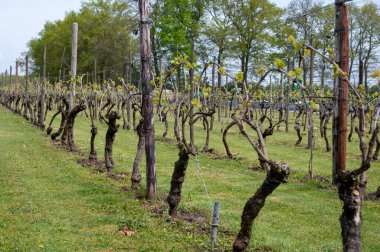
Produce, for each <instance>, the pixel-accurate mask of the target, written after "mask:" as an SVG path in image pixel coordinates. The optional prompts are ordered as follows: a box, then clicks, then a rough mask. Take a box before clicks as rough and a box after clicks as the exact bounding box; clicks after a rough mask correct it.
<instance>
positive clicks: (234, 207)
mask: <svg viewBox="0 0 380 252" xmlns="http://www.w3.org/2000/svg"><path fill="white" fill-rule="evenodd" d="M51 114H52V113H49V115H48V117H49V116H51ZM48 119H49V118H48ZM291 119H293V115H291ZM59 120H60V118H58V120H56V121H55V123H54V124H53V127H54V128H55V129H56V128H57V127H58V125H59ZM223 121H224V123H223V125H224V126H225V125H226V123H227V119H223ZM317 122H318V120H316V123H317ZM220 127H221V123H219V122H216V123H215V129H214V131H213V133H212V136H211V139H210V148H215V149H216V151H217V152H218V153H219V154H222V155H224V147H223V144H222V140H221V133H220ZM290 127H291V132H290V133H285V132H279V133H277V132H275V135H274V136H271V137H269V138H268V139H267V142H266V143H267V147H268V152H269V156H270V158H271V159H273V160H275V161H279V160H284V161H286V162H287V163H288V164H289V165H290V167H291V171H292V173H291V180H290V182H289V183H288V184H285V185H281V186H280V187H279V188H278V189H277V190H276V191H275V192H274V194H273V195H271V196H270V197H269V198H268V200H267V203H266V205H265V207H264V208H263V209H262V211H261V213H260V215H259V216H258V218H257V219H256V222H255V224H254V228H253V235H252V239H251V244H250V250H252V251H254V250H255V248H262V249H264V248H267V249H272V250H274V251H341V250H342V246H341V240H340V225H339V216H340V214H341V207H342V204H341V202H340V201H339V199H338V195H337V191H336V189H334V188H333V187H329V183H321V182H316V181H311V182H307V183H301V182H299V178H302V177H304V176H305V175H306V174H307V171H308V162H309V158H310V154H309V151H308V150H306V148H305V147H306V146H305V143H306V135H304V140H303V143H302V146H300V147H295V146H294V143H295V141H296V135H295V133H294V130H292V127H293V125H292V124H291V125H290ZM98 128H99V134H98V136H97V138H96V147H97V150H98V156H99V158H103V155H104V154H103V153H104V152H103V148H104V141H105V139H104V138H105V131H106V127H105V125H100V124H98ZM162 129H163V128H162V125H161V123H159V122H156V134H157V138H158V139H160V134H161V133H162ZM231 133H232V134H231V135H229V136H228V140H229V144H230V148H231V151H232V152H233V154H237V156H238V157H241V159H238V160H234V161H232V160H227V159H223V158H222V159H220V158H215V157H213V156H210V155H204V154H200V155H199V160H200V164H201V166H202V167H203V170H204V176H205V181H206V185H207V189H208V192H209V193H210V197H211V202H209V200H208V198H207V196H206V194H205V192H204V188H203V184H202V178H201V176H200V174H199V172H198V169H197V163H196V161H195V159H194V158H191V160H190V162H189V167H188V170H187V174H186V179H185V182H184V185H183V197H182V200H181V203H180V208H181V209H182V210H186V211H197V212H202V213H204V214H205V215H206V216H207V223H206V224H207V225H208V224H209V222H210V221H211V220H210V216H211V207H210V203H212V202H214V201H220V202H221V215H220V224H221V227H220V230H221V232H220V233H219V235H218V243H217V248H220V249H227V250H229V249H230V248H231V244H232V242H233V240H234V237H235V235H236V233H237V232H238V230H239V226H240V215H241V212H242V209H243V206H244V204H245V202H246V200H247V199H248V198H249V197H250V196H252V194H253V193H254V192H255V191H256V189H257V188H258V187H259V186H260V184H261V183H262V181H263V178H264V176H265V174H264V173H262V172H257V171H252V170H250V169H248V168H249V167H252V166H258V162H257V155H256V153H255V152H254V151H253V150H252V148H251V147H250V146H249V144H248V142H247V141H246V140H245V139H244V138H242V137H241V136H240V135H239V134H238V132H237V129H236V128H233V129H231ZM204 136H205V134H204V131H203V130H202V128H201V126H200V125H197V128H196V142H197V144H198V145H199V146H202V144H203V141H204V140H203V139H204ZM169 137H171V138H173V136H172V129H171V128H170V131H169ZM89 140H90V123H89V121H88V119H86V118H85V117H79V118H78V119H77V121H76V125H75V141H76V145H77V147H78V149H79V150H81V152H83V153H85V155H86V156H87V155H88V152H89ZM136 145H137V136H136V134H135V133H134V132H133V131H125V130H122V129H120V130H119V132H118V133H117V135H116V140H115V145H114V161H115V164H116V165H117V167H116V169H115V172H126V173H127V174H128V176H129V175H130V174H131V170H132V163H133V159H134V156H135V153H136ZM358 146H359V145H358V138H357V137H356V136H355V137H354V141H353V142H352V143H349V144H348V155H347V156H348V160H347V164H348V167H350V168H351V169H352V168H356V167H357V166H358V165H359V163H360V162H359V159H358V158H359V153H360V152H359V147H358ZM0 153H1V158H0V186H1V188H2V189H1V190H2V192H1V193H0V202H1V204H0V251H16V250H18V251H38V250H41V251H196V250H202V249H203V250H204V249H207V248H210V244H209V234H208V232H199V229H200V227H198V226H197V225H196V224H193V223H186V222H183V221H180V222H177V223H173V222H170V221H169V222H168V221H167V219H168V217H167V215H164V216H161V217H157V216H155V215H154V214H153V213H152V212H150V211H149V210H148V209H147V207H146V205H147V203H146V202H141V201H138V200H136V197H135V193H134V192H127V193H126V192H122V191H121V190H120V189H121V187H122V186H126V185H127V186H129V185H130V181H129V180H126V181H122V182H118V181H113V180H111V179H109V178H107V177H106V176H105V175H104V174H97V173H94V172H93V171H92V170H91V168H88V167H87V168H83V167H82V166H81V165H78V164H77V163H76V160H77V159H78V158H83V157H79V156H78V155H74V154H72V153H67V152H65V151H64V150H62V149H60V148H58V147H56V146H55V144H53V143H52V142H51V141H50V139H49V138H47V137H46V136H45V134H44V133H43V132H41V131H39V130H38V129H35V128H34V127H33V126H31V125H30V123H29V122H27V121H25V120H24V119H22V118H20V117H17V116H16V115H13V114H12V113H11V112H9V111H7V110H5V109H4V108H2V107H1V108H0ZM156 154H157V178H158V195H159V196H166V195H167V193H168V190H169V186H170V177H171V173H172V171H173V167H174V162H175V161H176V160H177V148H176V146H175V144H166V143H162V142H160V141H157V146H156ZM141 168H142V171H144V170H145V168H144V162H143V164H142V166H141ZM314 170H315V174H316V175H320V176H324V177H328V178H330V177H331V176H330V174H331V153H326V152H325V151H324V142H323V140H319V138H318V137H317V140H316V150H315V153H314ZM368 178H369V181H368V188H369V191H373V190H375V188H377V186H379V184H380V183H379V181H380V170H379V165H378V162H373V165H372V167H371V169H370V170H369V171H368ZM144 182H145V181H144V179H143V184H144ZM321 187H327V189H320V188H321ZM140 193H142V194H143V193H144V191H143V190H141V191H140ZM152 204H158V203H157V202H153V203H152ZM378 223H380V205H379V203H374V202H365V204H364V208H363V251H380V240H379V239H378V238H379V235H378V234H379V233H380V225H378ZM125 224H127V225H128V226H130V227H131V228H132V229H133V230H134V231H135V233H134V234H133V235H132V236H128V237H127V236H124V235H121V234H119V233H118V228H119V227H120V226H123V225H125ZM206 224H205V225H206ZM207 228H209V226H207ZM184 230H187V231H186V232H185V231H184ZM40 245H41V247H42V246H43V248H40Z"/></svg>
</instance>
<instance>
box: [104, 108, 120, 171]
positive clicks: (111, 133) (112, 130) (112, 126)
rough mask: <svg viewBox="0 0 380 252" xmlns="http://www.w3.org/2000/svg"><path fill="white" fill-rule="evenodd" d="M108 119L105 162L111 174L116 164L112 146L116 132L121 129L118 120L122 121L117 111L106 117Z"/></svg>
mask: <svg viewBox="0 0 380 252" xmlns="http://www.w3.org/2000/svg"><path fill="white" fill-rule="evenodd" d="M106 118H107V119H108V122H107V125H108V129H107V133H106V145H105V147H104V161H105V164H106V169H107V172H108V173H109V174H111V173H112V170H113V168H114V167H115V164H114V162H113V159H112V146H113V142H114V140H115V135H116V132H117V131H118V129H119V125H116V120H118V119H120V116H119V115H118V114H117V112H115V111H111V112H110V113H109V114H108V115H106Z"/></svg>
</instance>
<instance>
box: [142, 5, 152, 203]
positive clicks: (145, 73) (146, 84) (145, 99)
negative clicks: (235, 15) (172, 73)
mask: <svg viewBox="0 0 380 252" xmlns="http://www.w3.org/2000/svg"><path fill="white" fill-rule="evenodd" d="M148 5H149V0H139V12H140V53H141V82H142V108H141V110H142V116H143V118H144V127H145V157H146V198H147V199H153V198H155V197H156V157H155V151H156V148H155V138H154V117H153V102H152V96H151V92H152V86H151V84H150V82H151V80H152V75H151V71H150V69H151V56H150V55H151V50H150V28H149V14H148V9H149V8H148Z"/></svg>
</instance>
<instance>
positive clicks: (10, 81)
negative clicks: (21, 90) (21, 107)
mask: <svg viewBox="0 0 380 252" xmlns="http://www.w3.org/2000/svg"><path fill="white" fill-rule="evenodd" d="M9 86H12V66H9Z"/></svg>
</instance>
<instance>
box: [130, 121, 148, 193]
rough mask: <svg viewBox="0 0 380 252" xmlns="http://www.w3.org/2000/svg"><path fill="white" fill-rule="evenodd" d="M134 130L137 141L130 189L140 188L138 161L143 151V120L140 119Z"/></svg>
mask: <svg viewBox="0 0 380 252" xmlns="http://www.w3.org/2000/svg"><path fill="white" fill-rule="evenodd" d="M136 132H137V135H138V137H139V142H138V144H137V153H136V157H135V160H134V161H133V169H132V176H131V181H132V189H138V188H140V181H141V174H140V163H141V159H142V157H143V155H144V152H145V135H144V121H143V120H141V121H140V123H139V124H138V125H137V127H136Z"/></svg>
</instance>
